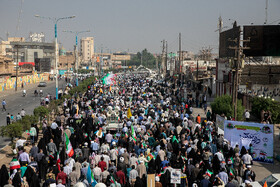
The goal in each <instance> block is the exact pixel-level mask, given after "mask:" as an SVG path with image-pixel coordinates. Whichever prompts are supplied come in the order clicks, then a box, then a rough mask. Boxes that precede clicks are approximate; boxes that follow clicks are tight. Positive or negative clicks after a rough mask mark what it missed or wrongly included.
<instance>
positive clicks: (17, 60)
mask: <svg viewBox="0 0 280 187" xmlns="http://www.w3.org/2000/svg"><path fill="white" fill-rule="evenodd" d="M15 47H16V48H17V62H16V87H15V90H16V91H17V85H18V45H16V46H15Z"/></svg>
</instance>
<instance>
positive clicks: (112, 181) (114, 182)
mask: <svg viewBox="0 0 280 187" xmlns="http://www.w3.org/2000/svg"><path fill="white" fill-rule="evenodd" d="M110 182H111V183H112V184H115V185H116V184H117V183H116V180H115V178H114V177H113V176H111V179H110Z"/></svg>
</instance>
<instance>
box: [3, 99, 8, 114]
mask: <svg viewBox="0 0 280 187" xmlns="http://www.w3.org/2000/svg"><path fill="white" fill-rule="evenodd" d="M6 105H7V103H6V101H5V99H3V101H2V111H4V110H5V111H6Z"/></svg>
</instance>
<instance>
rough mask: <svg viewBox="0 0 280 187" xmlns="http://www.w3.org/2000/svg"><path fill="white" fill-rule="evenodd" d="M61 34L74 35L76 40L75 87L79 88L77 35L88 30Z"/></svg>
mask: <svg viewBox="0 0 280 187" xmlns="http://www.w3.org/2000/svg"><path fill="white" fill-rule="evenodd" d="M63 32H68V33H73V34H75V38H76V45H75V70H76V86H79V81H78V35H79V34H81V33H85V32H90V30H87V31H63Z"/></svg>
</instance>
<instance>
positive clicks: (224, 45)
mask: <svg viewBox="0 0 280 187" xmlns="http://www.w3.org/2000/svg"><path fill="white" fill-rule="evenodd" d="M235 39H237V43H236V42H234V41H230V40H235ZM239 40H240V26H238V27H237V26H234V27H233V28H232V29H229V30H226V31H224V32H221V33H220V42H219V57H220V58H226V57H235V51H234V49H230V48H229V47H234V46H236V45H237V44H238V42H239Z"/></svg>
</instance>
